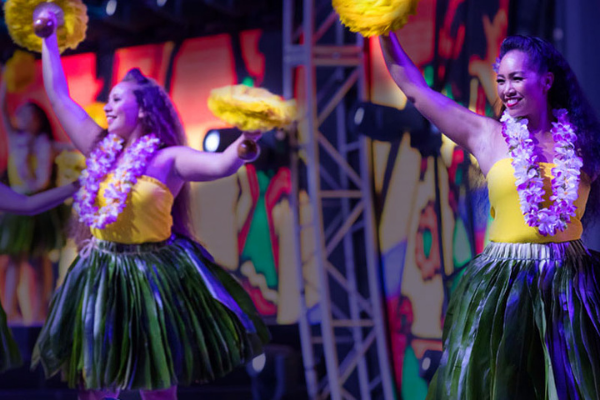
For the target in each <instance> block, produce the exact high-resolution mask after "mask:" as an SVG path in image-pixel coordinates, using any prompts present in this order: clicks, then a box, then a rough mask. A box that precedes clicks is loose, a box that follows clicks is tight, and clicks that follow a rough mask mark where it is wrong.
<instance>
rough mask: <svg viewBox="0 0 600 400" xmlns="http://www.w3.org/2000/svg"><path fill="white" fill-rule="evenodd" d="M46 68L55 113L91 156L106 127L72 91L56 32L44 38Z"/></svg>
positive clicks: (76, 143)
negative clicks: (81, 104)
mask: <svg viewBox="0 0 600 400" xmlns="http://www.w3.org/2000/svg"><path fill="white" fill-rule="evenodd" d="M42 72H43V76H44V87H45V88H46V93H47V94H48V99H49V100H50V104H51V105H52V109H53V110H54V113H55V114H56V116H57V117H58V120H59V121H60V123H61V125H62V127H63V128H64V130H65V132H66V133H67V135H69V137H70V138H71V140H72V141H73V144H74V145H75V147H77V149H79V151H81V152H82V153H83V154H84V155H86V156H87V155H88V154H89V153H90V151H91V150H92V148H93V146H94V145H95V144H96V142H97V141H98V138H99V136H100V134H101V133H102V128H101V127H100V126H99V125H98V124H96V122H94V120H93V119H92V118H91V117H90V116H89V115H88V114H87V113H86V112H85V110H84V109H83V108H82V107H81V106H80V105H79V104H77V103H76V102H75V101H73V99H72V98H71V96H70V95H69V87H68V85H67V78H66V77H65V72H64V70H63V67H62V63H61V61H60V52H59V50H58V42H57V39H56V32H54V33H53V34H52V35H50V36H48V37H47V38H45V39H42Z"/></svg>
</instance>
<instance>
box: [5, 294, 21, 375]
mask: <svg viewBox="0 0 600 400" xmlns="http://www.w3.org/2000/svg"><path fill="white" fill-rule="evenodd" d="M21 364H22V360H21V353H19V348H18V347H17V343H15V340H14V339H13V336H12V332H11V331H10V329H9V327H8V325H7V324H6V313H5V312H4V310H3V309H2V306H1V305H0V372H4V371H6V370H7V369H11V368H16V367H18V366H20V365H21Z"/></svg>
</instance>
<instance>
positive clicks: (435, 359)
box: [419, 350, 442, 383]
mask: <svg viewBox="0 0 600 400" xmlns="http://www.w3.org/2000/svg"><path fill="white" fill-rule="evenodd" d="M441 359H442V352H441V351H439V350H425V353H423V358H422V359H421V361H420V363H419V376H420V377H421V378H423V379H425V380H426V381H427V383H429V382H431V378H433V374H435V371H436V370H437V369H438V367H439V365H440V360H441Z"/></svg>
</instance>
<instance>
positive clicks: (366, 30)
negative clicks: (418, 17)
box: [332, 0, 419, 37]
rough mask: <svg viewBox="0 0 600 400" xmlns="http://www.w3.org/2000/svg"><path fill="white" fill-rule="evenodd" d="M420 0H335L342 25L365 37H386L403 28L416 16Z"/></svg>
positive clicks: (334, 4)
mask: <svg viewBox="0 0 600 400" xmlns="http://www.w3.org/2000/svg"><path fill="white" fill-rule="evenodd" d="M418 3H419V0H333V1H332V4H333V8H335V11H336V12H337V13H338V15H339V16H340V21H342V24H344V25H346V26H347V27H348V28H349V29H350V30H351V31H352V32H358V33H360V34H361V35H363V36H364V37H370V36H381V35H386V34H387V33H389V32H392V31H395V30H398V29H400V28H402V27H403V26H404V25H406V23H407V22H408V16H409V15H411V14H415V13H416V11H417V4H418Z"/></svg>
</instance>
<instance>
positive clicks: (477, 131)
mask: <svg viewBox="0 0 600 400" xmlns="http://www.w3.org/2000/svg"><path fill="white" fill-rule="evenodd" d="M379 39H380V43H381V49H382V51H383V56H384V58H385V63H386V65H387V68H388V70H389V72H390V75H391V76H392V78H393V79H394V82H396V84H397V85H398V87H399V88H400V89H401V90H402V91H403V92H404V94H405V95H406V96H407V98H408V100H409V101H410V102H412V103H413V104H414V105H415V107H416V108H417V110H419V112H420V113H421V114H423V116H424V117H425V118H427V119H428V120H429V121H431V123H433V124H434V125H435V126H437V127H438V128H439V129H440V130H441V131H442V133H444V134H445V135H446V136H448V137H449V138H450V139H452V140H453V141H454V142H456V143H457V144H459V145H460V146H462V147H464V148H465V149H467V150H468V151H469V152H470V153H472V154H473V155H474V156H475V157H476V158H479V157H480V156H482V155H483V154H482V153H485V152H486V147H487V146H486V143H489V135H490V134H491V133H492V132H494V130H499V129H500V123H499V122H497V121H495V120H493V119H491V118H488V117H484V116H481V115H478V114H476V113H474V112H471V111H470V110H469V109H467V108H465V107H463V106H461V105H459V104H458V103H456V102H454V101H453V100H451V99H449V98H448V97H446V96H444V95H442V94H441V93H438V92H436V91H435V90H433V89H431V88H430V87H429V86H428V85H427V83H426V82H425V79H424V78H423V75H422V74H421V71H419V69H418V68H417V67H416V66H415V64H414V63H413V62H412V60H411V59H410V58H409V57H408V55H407V54H406V52H405V51H404V49H403V48H402V46H401V45H400V42H399V41H398V38H397V36H396V35H395V34H394V33H393V32H392V33H390V34H389V36H381V37H380V38H379Z"/></svg>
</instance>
